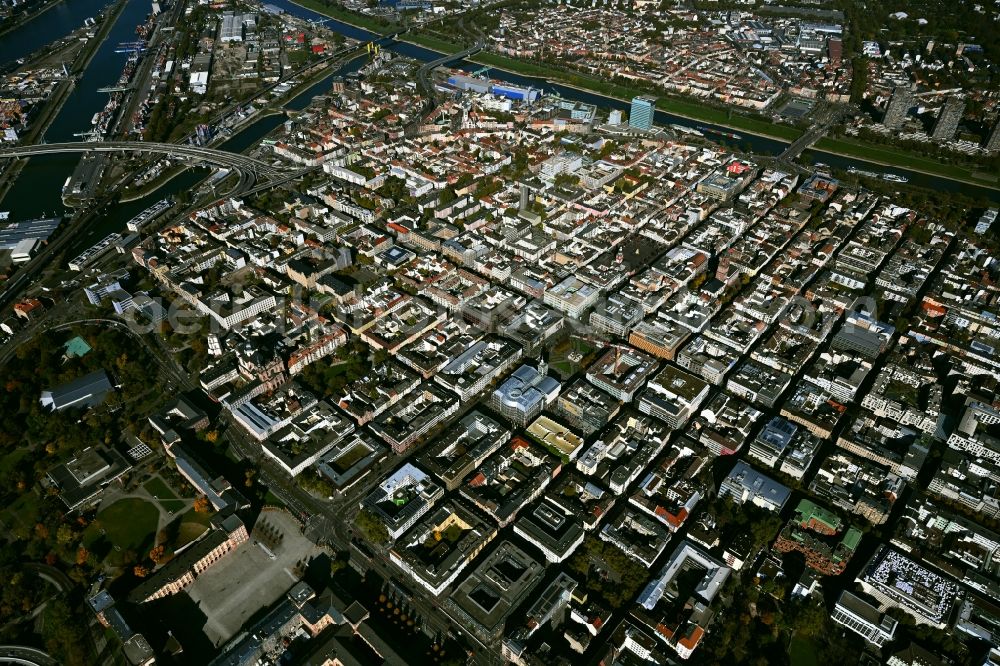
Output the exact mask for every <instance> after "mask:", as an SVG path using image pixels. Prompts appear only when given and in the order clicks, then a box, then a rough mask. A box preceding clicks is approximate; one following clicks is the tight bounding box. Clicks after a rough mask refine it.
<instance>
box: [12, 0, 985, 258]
mask: <svg viewBox="0 0 1000 666" xmlns="http://www.w3.org/2000/svg"><path fill="white" fill-rule="evenodd" d="M88 3H90V4H88ZM270 4H273V5H276V6H278V7H280V8H281V9H283V10H285V11H286V12H288V13H289V14H291V15H293V16H297V17H300V18H304V19H319V18H320V17H321V15H320V14H318V13H316V12H313V11H311V10H308V9H305V8H303V7H299V6H298V5H295V4H293V3H292V2H290V1H289V0H271V3H270ZM60 7H63V8H64V9H65V10H66V11H67V12H69V11H70V10H72V11H76V12H78V13H79V14H80V22H81V23H82V21H83V19H84V18H86V16H89V15H91V14H92V13H95V12H96V11H97V10H98V9H99V8H100V7H99V3H96V2H94V0H66V2H64V3H62V4H61V5H60ZM80 7H84V8H88V7H93V9H94V11H93V12H88V11H81V10H80V9H79V8H80ZM149 7H150V5H149V2H148V0H129V1H128V5H127V6H126V7H125V9H124V11H123V12H122V13H121V15H120V16H119V17H118V19H117V21H116V23H115V25H114V27H113V28H112V30H111V32H110V34H109V36H108V38H107V40H105V42H104V43H103V44H102V45H101V46H100V48H99V49H98V52H97V54H96V55H95V57H94V59H93V61H92V62H91V64H90V66H89V67H88V68H87V70H86V72H85V73H84V75H83V77H82V79H81V80H80V81H79V83H78V84H77V86H76V88H75V90H74V91H73V93H72V94H71V96H70V98H69V100H68V102H67V103H66V105H65V106H64V107H63V109H62V110H61V111H60V113H59V114H58V116H57V117H56V119H55V121H54V122H53V124H52V126H51V127H50V128H49V130H48V131H47V132H46V135H45V138H46V140H47V141H50V142H52V141H72V140H75V139H76V138H77V137H76V136H75V134H76V133H78V132H82V131H85V130H87V129H89V123H90V118H91V116H93V114H94V113H97V112H98V111H99V110H100V109H101V108H103V106H104V103H105V101H106V100H105V97H104V95H103V94H102V93H98V92H97V89H98V88H100V87H102V86H105V85H109V84H111V83H113V82H115V81H116V80H117V78H118V76H119V74H120V73H121V69H122V67H123V66H124V62H125V58H126V56H125V55H123V54H117V53H114V49H115V47H116V46H117V44H118V43H119V42H123V41H130V40H131V39H133V38H134V37H133V36H134V30H135V27H136V26H137V25H138V24H139V23H141V22H142V21H143V20H144V19H145V17H146V15H147V13H148V11H149ZM57 11H59V9H58V8H55V9H52V10H50V12H48V13H47V14H46V15H48V14H51V15H52V17H53V19H52V20H54V21H55V24H56V26H57V29H53V32H52V33H51V34H52V39H55V38H56V37H57V36H58V34H57V33H58V32H59V30H61V29H62V28H63V27H66V32H69V31H70V30H72V29H73V28H74V27H75V26H72V25H69V24H68V22H69V21H71V20H72V15H68V16H67V15H62V14H53V13H52V12H57ZM323 18H325V17H323ZM37 20H38V21H41V22H43V23H44V21H45V15H43V16H41V17H39V18H38V19H37ZM63 21H66V22H67V23H65V24H64V23H63ZM325 25H326V27H328V28H330V29H332V30H335V31H337V32H339V33H341V34H343V35H344V36H346V37H350V38H353V39H357V40H359V41H368V40H373V39H378V38H379V36H378V35H376V34H374V33H371V32H369V31H367V30H363V29H361V28H357V27H354V26H351V25H348V24H346V23H343V22H340V21H336V20H327V21H326V22H325ZM38 29H39V28H38V26H37V25H36V23H35V21H32V22H29V23H27V24H25V25H24V26H22V27H21V28H20V29H19V30H18V31H15V32H14V33H11V35H8V36H5V37H4V38H3V39H2V40H0V42H6V41H7V39H8V38H10V37H11V36H15V38H16V39H17V40H19V41H20V42H21V43H28V41H26V40H27V37H25V36H21V32H22V31H27V32H28V33H31V34H35V33H36V32H37V31H38ZM35 38H36V39H37V35H35ZM4 48H6V44H4ZM36 48H37V47H36ZM388 48H391V49H392V50H393V51H395V52H396V53H399V54H400V55H403V56H406V57H409V58H413V59H415V60H420V61H424V62H426V61H430V60H434V59H437V58H438V57H439V55H440V54H439V53H437V52H436V51H432V50H430V49H426V48H423V47H420V46H416V45H414V44H408V43H405V42H394V43H392V44H391V45H389V46H388ZM0 60H2V58H0ZM364 62H365V57H363V56H362V57H359V58H357V59H355V60H353V61H352V62H350V63H348V64H347V65H346V66H345V67H344V68H343V69H342V70H341V71H339V72H337V73H336V74H343V73H346V72H349V71H355V70H357V69H358V68H359V67H360V66H361V65H362V64H363V63H364ZM453 66H455V67H457V68H460V69H463V70H465V71H475V70H476V69H479V67H480V66H479V65H477V64H475V63H471V62H467V61H458V62H457V63H455V64H454V65H453ZM490 71H491V75H492V76H493V77H495V78H499V79H502V80H504V81H507V82H510V83H513V84H515V85H522V86H533V87H536V88H541V89H544V90H545V91H546V92H557V93H559V94H560V95H562V96H563V97H564V98H566V99H574V100H579V101H581V102H585V103H589V104H594V105H597V106H599V107H602V108H618V109H627V108H628V102H626V101H623V100H618V99H614V98H610V97H605V96H603V95H598V94H595V93H591V92H587V91H583V90H579V89H576V88H572V87H569V86H563V85H559V84H555V83H551V82H548V81H546V80H544V79H540V78H536V77H528V76H522V75H519V74H516V73H513V72H506V71H503V70H499V69H492V68H491V70H490ZM332 76H333V75H331V77H332ZM331 77H325V78H324V79H322V80H321V81H319V82H318V83H316V84H314V85H313V86H311V87H309V88H308V89H307V90H305V91H303V93H301V94H300V95H298V96H297V97H296V98H295V99H294V100H292V101H291V102H290V103H289V104H288V105H287V106H288V107H289V108H292V109H302V108H304V107H305V106H306V105H307V104H308V103H309V102H310V100H311V99H312V97H314V96H315V95H318V94H322V93H324V92H326V91H328V90H329V86H330V78H331ZM283 121H284V118H283V117H282V116H268V117H265V118H262V119H260V120H258V121H256V122H254V123H251V124H250V125H248V126H247V127H245V128H244V129H242V130H241V131H240V132H239V133H237V134H236V135H234V136H233V137H232V138H230V139H229V140H227V141H226V142H225V143H224V144H222V146H221V147H222V148H223V149H226V150H232V151H241V150H244V149H246V148H248V147H249V146H251V145H253V144H254V143H256V142H257V141H259V140H260V139H261V138H263V137H264V136H266V135H267V134H268V133H269V132H271V131H272V130H273V129H275V128H276V127H277V126H278V125H280V124H281V123H282V122H283ZM656 121H657V123H660V124H677V125H683V126H686V127H692V128H697V127H709V128H711V129H714V130H716V131H720V132H721V131H728V130H726V128H722V127H719V126H715V125H711V124H709V123H701V122H697V121H693V120H689V119H687V118H683V117H680V116H675V115H672V114H669V113H665V112H663V111H657V112H656ZM741 135H742V136H741V137H740V138H739V139H736V140H734V139H728V138H725V137H722V136H718V135H715V134H711V135H710V138H711V139H712V140H717V141H722V142H727V143H729V144H730V145H731V146H732V147H734V148H742V149H749V150H750V151H753V152H755V153H758V154H769V155H774V154H777V153H780V152H781V151H782V150H783V149H784V148H785V146H786V145H787V144H786V143H784V142H782V141H778V140H775V139H770V138H767V137H761V136H756V135H751V134H748V133H745V132H741ZM821 155H822V157H821V159H823V160H824V161H825V162H827V163H828V164H830V165H832V166H834V167H838V168H846V167H848V166H857V167H859V168H863V169H870V170H875V171H885V170H886V169H885V167H880V166H878V165H873V164H868V163H866V162H863V161H860V160H854V159H849V158H844V157H839V156H836V155H828V154H825V153H823V154H821ZM78 160H79V157H78V156H76V155H51V156H44V157H34V158H32V159H31V160H30V161H29V162H28V164H27V166H26V167H25V168H24V169H23V171H22V172H21V175H20V176H19V178H18V179H17V181H16V182H15V184H14V186H13V187H12V188H11V189H10V191H9V192H8V194H7V196H6V197H5V198H4V199H3V200H2V201H0V210H9V211H10V212H11V219H12V220H22V219H29V218H32V217H37V216H41V215H44V214H58V213H66V212H67V211H66V210H65V208H64V206H63V205H62V200H61V193H62V186H63V183H64V182H65V181H66V179H67V178H68V177H69V175H70V174H71V173H72V172H73V169H74V168H75V166H76V164H77V162H78ZM892 171H893V172H895V173H899V174H904V175H906V176H907V177H908V178H909V179H910V182H911V183H912V184H915V185H918V186H924V187H929V188H932V189H938V190H941V189H944V190H949V191H961V192H963V193H965V194H968V195H970V196H974V197H984V198H990V199H993V200H995V201H1000V191H998V190H993V189H990V188H984V187H978V186H974V185H966V184H964V183H959V182H957V181H951V180H947V179H943V178H936V177H933V176H927V175H925V174H921V173H917V172H910V171H906V170H902V169H892ZM203 176H204V175H203V174H199V173H195V172H186V173H183V174H181V175H179V176H177V177H176V178H174V179H172V180H170V181H169V182H168V183H167V184H165V185H164V186H163V187H162V188H160V189H159V190H158V191H157V192H155V193H153V194H151V195H149V196H147V197H145V198H143V199H139V200H136V201H133V202H130V203H126V204H119V205H116V206H114V207H112V209H111V210H109V211H108V213H107V215H106V216H103V217H102V218H101V222H100V223H98V224H95V225H93V226H92V227H91V229H90V230H89V232H88V233H86V234H82V235H81V238H80V240H79V245H80V246H81V247H82V246H85V245H86V243H88V242H93V241H96V240H98V239H99V238H101V237H103V236H105V235H107V234H108V233H111V232H113V231H120V230H122V229H123V228H124V226H125V222H127V221H128V220H129V219H130V218H131V217H133V216H134V215H135V214H137V213H138V212H140V211H141V210H143V209H144V208H145V207H147V206H149V205H151V204H152V203H153V202H155V201H157V200H159V199H161V198H163V197H164V196H168V195H170V194H174V193H177V192H180V191H183V190H190V189H191V188H192V187H194V185H195V184H196V183H197V182H198V181H199V180H201V178H203Z"/></svg>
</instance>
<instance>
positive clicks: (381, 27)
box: [288, 0, 462, 51]
mask: <svg viewBox="0 0 1000 666" xmlns="http://www.w3.org/2000/svg"><path fill="white" fill-rule="evenodd" d="M288 2H289V3H290V4H293V5H297V6H299V7H302V8H303V9H308V10H309V11H313V12H316V13H317V14H322V15H323V16H329V17H330V18H332V19H337V20H338V21H340V22H341V23H346V24H347V25H349V26H351V27H353V28H358V29H359V30H367V31H368V32H374V33H375V34H377V35H379V36H381V37H385V36H386V35H391V34H393V33H394V32H397V31H399V30H400V28H399V27H396V26H393V25H389V24H386V23H382V22H380V21H376V20H375V19H373V18H369V17H367V16H365V15H364V14H358V13H356V12H352V11H348V10H346V9H341V8H339V7H331V6H329V5H326V4H324V3H322V2H319V0H288ZM461 50H462V49H459V51H461Z"/></svg>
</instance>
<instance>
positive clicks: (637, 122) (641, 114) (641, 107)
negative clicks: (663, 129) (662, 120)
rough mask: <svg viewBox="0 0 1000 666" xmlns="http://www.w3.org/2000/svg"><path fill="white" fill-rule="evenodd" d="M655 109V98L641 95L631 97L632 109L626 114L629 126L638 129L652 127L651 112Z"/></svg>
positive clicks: (649, 128)
mask: <svg viewBox="0 0 1000 666" xmlns="http://www.w3.org/2000/svg"><path fill="white" fill-rule="evenodd" d="M655 110H656V98H655V97H652V96H650V95H641V96H639V97H633V98H632V111H631V113H629V116H628V124H629V127H634V128H635V129H640V130H651V129H653V113H654V111H655Z"/></svg>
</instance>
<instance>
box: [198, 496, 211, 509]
mask: <svg viewBox="0 0 1000 666" xmlns="http://www.w3.org/2000/svg"><path fill="white" fill-rule="evenodd" d="M194 510H195V512H196V513H208V512H209V511H211V510H212V509H211V507H210V506H209V504H208V498H207V497H199V498H198V499H196V500H195V501H194Z"/></svg>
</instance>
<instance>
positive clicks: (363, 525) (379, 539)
mask: <svg viewBox="0 0 1000 666" xmlns="http://www.w3.org/2000/svg"><path fill="white" fill-rule="evenodd" d="M354 524H355V526H357V528H358V530H360V531H361V533H362V534H363V535H364V536H365V538H366V539H368V540H369V541H371V542H373V543H388V541H389V530H388V529H386V527H385V524H384V523H383V522H382V521H381V520H380V519H379V517H378V516H376V515H375V514H374V513H372V512H371V511H368V510H367V509H362V510H361V511H359V512H358V515H357V517H355V519H354Z"/></svg>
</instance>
